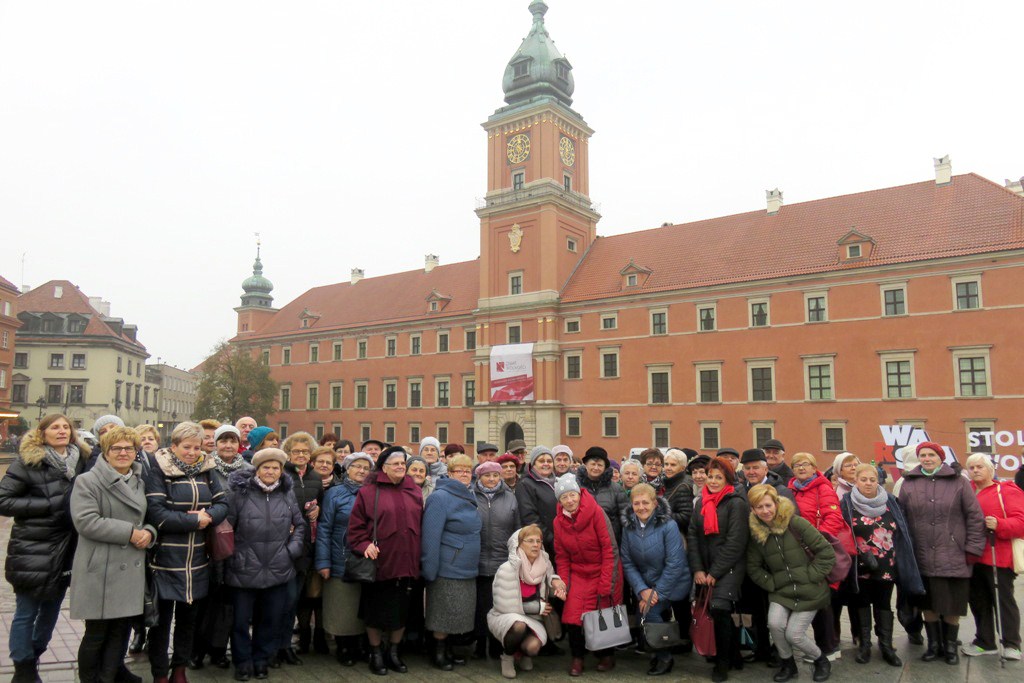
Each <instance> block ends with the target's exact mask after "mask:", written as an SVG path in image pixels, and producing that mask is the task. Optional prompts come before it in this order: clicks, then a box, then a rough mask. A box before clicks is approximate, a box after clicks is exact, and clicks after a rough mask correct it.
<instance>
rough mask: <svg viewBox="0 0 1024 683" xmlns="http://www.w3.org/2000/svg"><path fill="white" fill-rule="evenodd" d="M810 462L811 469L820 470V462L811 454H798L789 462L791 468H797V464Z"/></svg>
mask: <svg viewBox="0 0 1024 683" xmlns="http://www.w3.org/2000/svg"><path fill="white" fill-rule="evenodd" d="M801 462H809V463H811V467H813V468H814V469H818V461H817V460H816V459H815V457H814V456H813V455H811V454H810V453H797V454H795V455H794V456H793V457H792V458H790V460H789V465H790V467H796V466H797V463H801Z"/></svg>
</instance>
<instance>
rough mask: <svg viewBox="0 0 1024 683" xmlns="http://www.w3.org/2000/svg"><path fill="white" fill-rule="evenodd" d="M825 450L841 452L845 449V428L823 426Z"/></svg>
mask: <svg viewBox="0 0 1024 683" xmlns="http://www.w3.org/2000/svg"><path fill="white" fill-rule="evenodd" d="M824 433H825V450H826V451H835V452H837V453H841V452H842V451H845V450H846V430H845V429H844V428H843V427H842V426H834V427H833V426H828V425H826V426H825V427H824Z"/></svg>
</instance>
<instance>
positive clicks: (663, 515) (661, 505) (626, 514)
mask: <svg viewBox="0 0 1024 683" xmlns="http://www.w3.org/2000/svg"><path fill="white" fill-rule="evenodd" d="M652 520H653V522H654V526H657V525H659V524H665V523H666V522H669V521H672V508H671V507H669V504H668V501H667V500H665V499H664V498H658V499H657V503H656V504H655V506H654V514H653V515H651V517H650V519H648V520H647V526H652V525H651V522H652ZM673 523H674V522H673ZM639 525H640V523H639V521H638V520H637V518H636V513H635V512H633V508H632V507H628V508H626V509H624V510H623V511H622V527H623V528H624V529H636V528H637V527H638V526H639Z"/></svg>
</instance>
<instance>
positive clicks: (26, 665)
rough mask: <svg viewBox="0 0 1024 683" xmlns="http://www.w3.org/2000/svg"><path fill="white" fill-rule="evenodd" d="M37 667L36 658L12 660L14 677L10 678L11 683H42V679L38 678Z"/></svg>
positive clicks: (37, 661)
mask: <svg viewBox="0 0 1024 683" xmlns="http://www.w3.org/2000/svg"><path fill="white" fill-rule="evenodd" d="M38 667H39V660H38V659H26V660H24V661H22V662H14V677H13V678H11V683H42V679H40V678H39V669H38Z"/></svg>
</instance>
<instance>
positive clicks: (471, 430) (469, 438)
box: [464, 424, 476, 447]
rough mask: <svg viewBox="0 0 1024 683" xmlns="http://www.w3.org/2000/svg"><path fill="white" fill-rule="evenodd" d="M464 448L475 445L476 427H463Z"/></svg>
mask: <svg viewBox="0 0 1024 683" xmlns="http://www.w3.org/2000/svg"><path fill="white" fill-rule="evenodd" d="M464 431H465V434H466V446H467V447H472V446H473V444H475V443H476V427H474V426H473V425H472V424H467V425H465V430H464Z"/></svg>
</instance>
